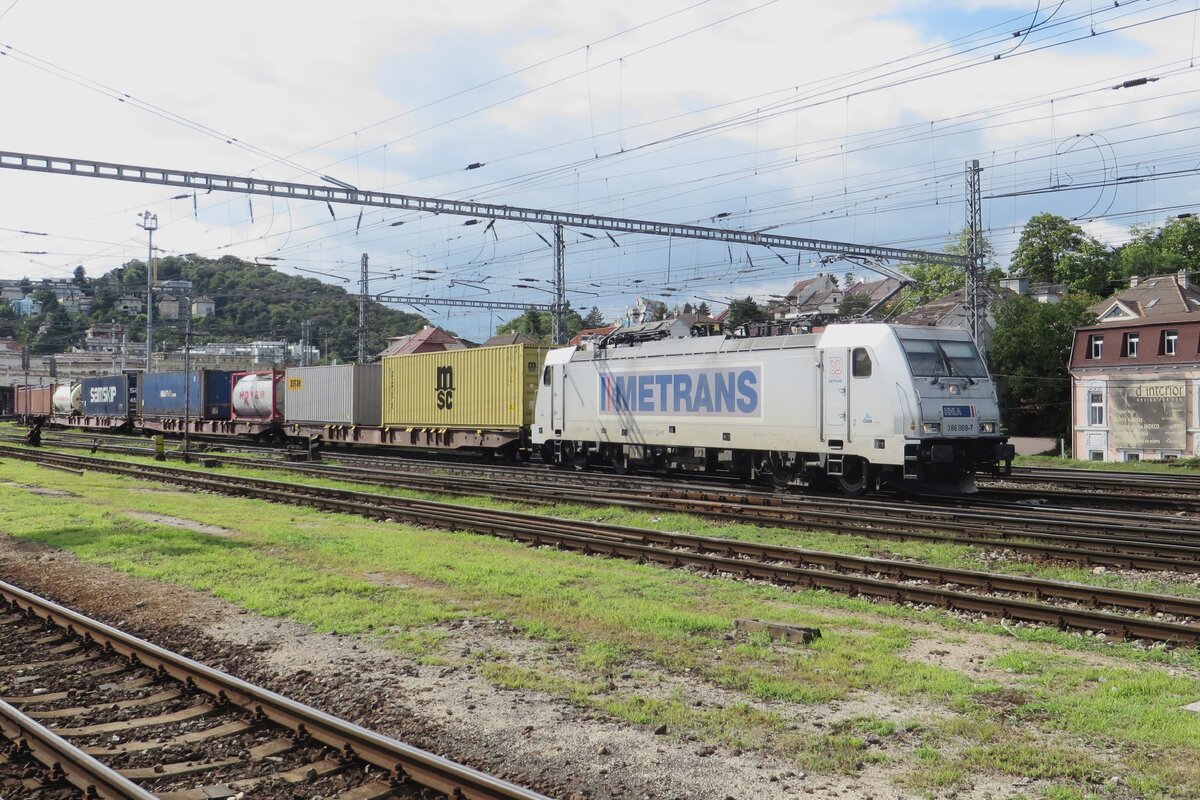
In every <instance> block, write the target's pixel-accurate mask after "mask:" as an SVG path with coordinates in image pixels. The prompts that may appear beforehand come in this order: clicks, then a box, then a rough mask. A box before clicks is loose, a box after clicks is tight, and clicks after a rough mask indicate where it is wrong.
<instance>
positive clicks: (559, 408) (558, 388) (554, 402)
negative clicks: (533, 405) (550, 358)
mask: <svg viewBox="0 0 1200 800" xmlns="http://www.w3.org/2000/svg"><path fill="white" fill-rule="evenodd" d="M547 369H549V370H550V397H551V402H550V429H551V430H552V431H553V432H554V438H556V439H557V438H559V436H560V433H559V432H560V431H562V430H563V429H564V428H565V427H566V420H565V419H564V413H563V412H564V409H565V407H566V397H565V394H566V391H565V390H566V374H567V365H566V364H555V365H554V366H551V367H547Z"/></svg>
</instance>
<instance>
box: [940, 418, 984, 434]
mask: <svg viewBox="0 0 1200 800" xmlns="http://www.w3.org/2000/svg"><path fill="white" fill-rule="evenodd" d="M976 427H977V426H976V424H975V421H974V420H972V421H971V422H943V423H942V432H943V433H975V429H976Z"/></svg>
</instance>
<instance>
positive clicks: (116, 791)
mask: <svg viewBox="0 0 1200 800" xmlns="http://www.w3.org/2000/svg"><path fill="white" fill-rule="evenodd" d="M0 735H3V737H4V738H5V739H8V740H9V741H10V742H12V748H13V750H14V751H15V752H16V753H23V754H26V755H28V756H30V757H32V758H33V759H35V760H36V761H39V762H41V763H42V764H43V765H44V766H45V767H46V770H47V772H48V773H49V777H50V779H51V780H60V779H61V780H64V781H66V782H67V783H69V784H71V785H72V786H74V787H75V788H76V789H78V790H79V791H80V792H82V793H83V795H84V797H87V798H96V799H97V800H155V795H153V794H151V793H150V792H148V791H146V790H145V789H143V788H142V787H140V786H138V785H137V784H136V783H134V782H133V781H131V780H129V779H128V778H126V777H125V776H123V775H122V774H121V773H119V772H117V771H116V770H114V769H111V768H109V767H106V766H104V765H103V764H101V763H100V762H99V761H97V760H96V759H94V758H92V757H91V756H89V755H88V754H87V753H85V752H83V751H82V750H81V749H79V748H78V747H75V746H74V745H73V744H71V743H70V742H68V741H67V740H66V739H63V738H62V737H61V736H58V735H56V734H55V733H54V732H53V731H52V730H50V729H49V728H47V727H45V726H43V725H41V724H40V723H38V722H37V721H36V720H33V719H30V718H29V717H27V716H25V715H24V714H22V713H21V712H20V711H18V710H17V709H16V708H14V707H13V706H11V705H9V704H8V703H6V702H4V701H3V700H0Z"/></svg>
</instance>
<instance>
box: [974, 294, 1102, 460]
mask: <svg viewBox="0 0 1200 800" xmlns="http://www.w3.org/2000/svg"><path fill="white" fill-rule="evenodd" d="M1096 301H1097V298H1095V297H1093V296H1090V295H1083V294H1074V295H1068V296H1067V297H1065V298H1063V300H1062V301H1061V302H1059V303H1039V302H1037V301H1036V300H1034V299H1032V298H1029V297H1013V298H1010V299H1009V300H1008V301H1007V302H1005V303H1004V305H1002V306H1001V307H1000V308H999V309H998V310H997V312H996V332H995V334H994V335H993V337H992V346H991V350H990V351H989V352H988V361H989V362H990V363H991V368H992V374H993V375H994V376H995V377H996V379H997V382H998V384H999V386H1000V387H1001V403H1002V406H1003V408H1004V415H1005V420H1006V422H1007V424H1008V428H1009V430H1010V431H1012V432H1014V433H1018V434H1023V435H1031V436H1062V435H1064V433H1065V431H1066V430H1067V429H1068V427H1069V426H1070V422H1071V419H1070V417H1071V378H1070V376H1069V375H1068V374H1067V362H1068V360H1069V359H1070V355H1071V344H1072V342H1073V341H1074V336H1075V329H1076V328H1080V327H1083V326H1086V325H1091V324H1093V323H1094V322H1095V321H1096V318H1095V316H1094V315H1093V314H1092V313H1091V312H1090V311H1088V306H1090V305H1092V304H1093V303H1095V302H1096Z"/></svg>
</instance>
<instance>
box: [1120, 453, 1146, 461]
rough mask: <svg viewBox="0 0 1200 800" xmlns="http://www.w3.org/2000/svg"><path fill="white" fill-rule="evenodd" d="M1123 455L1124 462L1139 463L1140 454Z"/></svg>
mask: <svg viewBox="0 0 1200 800" xmlns="http://www.w3.org/2000/svg"><path fill="white" fill-rule="evenodd" d="M1123 455H1124V456H1125V460H1126V461H1141V460H1142V454H1141V453H1124V454H1123Z"/></svg>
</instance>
